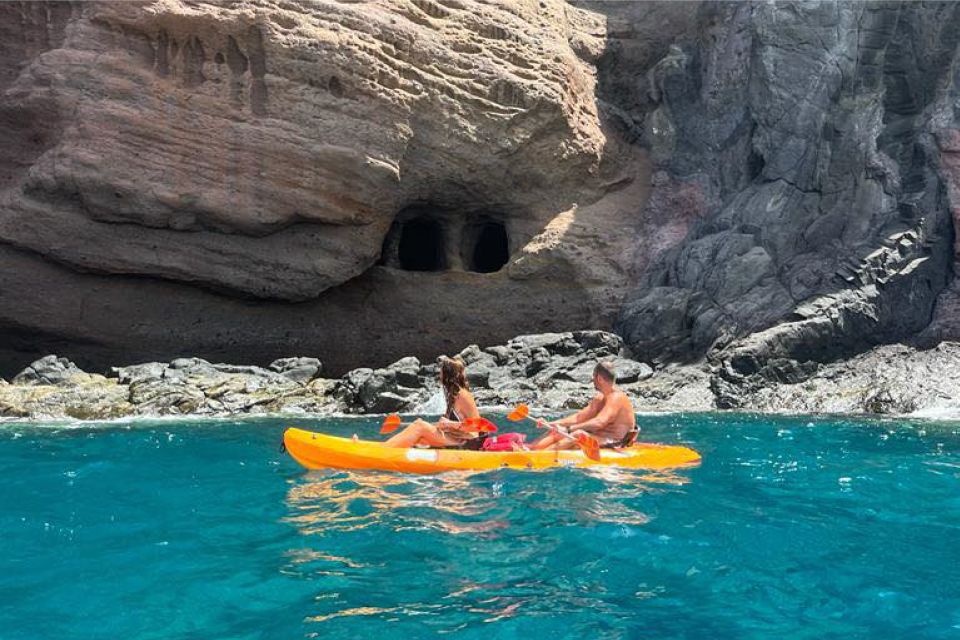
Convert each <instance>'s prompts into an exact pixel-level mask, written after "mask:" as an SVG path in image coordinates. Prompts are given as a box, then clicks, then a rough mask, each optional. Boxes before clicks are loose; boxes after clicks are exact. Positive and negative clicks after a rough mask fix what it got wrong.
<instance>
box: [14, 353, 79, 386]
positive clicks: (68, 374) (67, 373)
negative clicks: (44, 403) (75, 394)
mask: <svg viewBox="0 0 960 640" xmlns="http://www.w3.org/2000/svg"><path fill="white" fill-rule="evenodd" d="M88 377H89V374H87V372H86V371H84V370H83V369H81V368H80V367H78V366H77V365H75V364H73V363H72V362H70V361H69V360H67V359H66V358H59V357H57V356H55V355H49V356H44V357H43V358H40V359H39V360H35V361H34V362H32V363H31V364H30V366H28V367H27V368H26V369H24V370H23V371H21V372H20V373H18V374H17V375H16V376H14V378H13V384H30V385H38V384H51V385H63V384H71V383H73V382H75V381H77V380H79V379H84V380H85V379H87V378H88Z"/></svg>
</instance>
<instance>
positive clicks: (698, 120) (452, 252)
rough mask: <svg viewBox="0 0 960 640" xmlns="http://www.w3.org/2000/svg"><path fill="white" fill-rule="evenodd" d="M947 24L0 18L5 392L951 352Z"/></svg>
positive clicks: (719, 11)
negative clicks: (71, 370) (287, 370)
mask: <svg viewBox="0 0 960 640" xmlns="http://www.w3.org/2000/svg"><path fill="white" fill-rule="evenodd" d="M958 43H960V5H957V4H955V3H913V2H893V1H891V2H822V3H805V2H775V3H766V2H764V3H759V2H757V3H752V2H744V3H726V2H695V3H694V2H688V3H674V2H643V3H634V2H618V1H613V0H574V1H572V2H570V3H565V2H562V1H561V0H499V1H494V2H482V1H480V0H369V1H360V2H341V1H337V0H323V1H308V0H257V1H253V0H242V1H238V2H201V1H188V0H153V1H137V2H8V3H2V4H0V149H2V150H3V153H2V154H0V373H7V374H10V373H12V372H15V371H19V370H20V369H22V368H23V366H25V365H26V364H27V363H29V362H31V361H32V360H34V359H35V358H36V357H37V356H39V355H42V354H43V353H50V352H56V353H60V354H63V355H67V356H69V357H70V358H71V359H73V360H75V361H76V362H77V363H78V364H80V365H81V366H82V367H87V368H90V367H93V368H94V369H100V370H103V369H105V368H106V367H107V366H109V365H111V364H118V363H119V364H122V363H125V362H134V361H144V360H163V361H170V360H172V359H174V358H175V357H178V356H200V357H203V358H207V359H212V360H223V361H234V362H236V361H242V362H254V363H258V364H262V365H265V364H266V363H269V362H271V361H273V360H275V359H277V358H282V357H285V356H291V355H301V354H306V355H310V356H317V357H320V358H322V359H323V362H324V364H325V366H326V367H327V368H328V371H329V372H330V373H331V374H334V375H339V374H342V373H344V372H345V371H347V370H350V369H353V368H356V367H358V366H369V367H377V366H384V365H386V364H388V363H390V362H393V361H395V360H397V359H398V358H400V357H403V356H408V355H412V356H416V357H419V358H420V359H422V360H424V361H426V360H428V359H431V358H433V357H434V356H435V355H436V354H437V353H440V352H447V353H451V352H456V351H459V350H460V349H461V348H462V347H463V346H464V345H466V344H470V343H479V344H495V343H498V342H504V341H506V340H507V339H509V338H511V337H513V336H515V335H518V334H522V333H529V332H534V331H537V332H543V331H563V330H576V329H582V328H583V327H595V328H600V329H609V328H614V327H615V328H616V329H617V330H618V331H619V333H620V334H621V335H622V336H623V337H624V339H625V342H626V345H627V346H628V347H629V348H630V349H631V350H632V352H633V354H634V355H635V356H636V357H637V358H639V359H641V360H643V361H649V362H652V363H655V364H668V363H674V362H688V361H699V360H703V359H704V358H706V359H707V360H708V361H709V362H711V363H712V364H713V366H714V367H715V368H716V370H717V371H718V372H719V374H718V375H719V376H721V378H722V379H723V380H725V383H724V384H731V385H748V386H749V384H750V380H753V379H754V378H756V377H757V376H759V377H760V378H764V379H767V380H770V379H776V380H781V381H797V380H800V379H803V378H805V377H806V376H809V375H811V372H812V371H814V370H815V368H816V367H815V366H814V365H813V364H811V363H816V362H824V361H829V360H833V359H836V358H840V357H844V356H848V355H852V354H854V353H857V352H861V351H864V350H866V349H869V348H870V347H872V346H873V345H876V344H882V343H887V342H893V341H899V340H904V339H916V340H917V341H918V344H925V345H929V344H935V343H937V342H939V341H941V340H944V339H954V338H957V337H960V320H958V318H960V314H958V313H957V310H958V309H960V287H958V285H957V284H956V283H955V281H954V278H953V273H954V271H955V266H956V265H957V261H958V259H960V258H958V256H960V249H958V247H960V244H958V241H957V240H956V238H957V234H956V231H955V226H956V224H957V223H958V222H960V160H958V158H960V126H958V121H960V116H958V114H960V74H958V73H957V68H958V65H960V63H958V55H960V53H958V52H960V45H958Z"/></svg>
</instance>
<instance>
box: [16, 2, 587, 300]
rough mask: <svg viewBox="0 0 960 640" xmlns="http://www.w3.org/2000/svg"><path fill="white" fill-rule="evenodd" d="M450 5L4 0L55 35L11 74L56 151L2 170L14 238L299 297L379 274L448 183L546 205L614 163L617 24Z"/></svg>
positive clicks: (79, 261) (77, 256)
mask: <svg viewBox="0 0 960 640" xmlns="http://www.w3.org/2000/svg"><path fill="white" fill-rule="evenodd" d="M448 4H449V6H445V5H444V4H441V3H436V2H433V1H432V0H423V1H422V2H420V3H412V4H411V3H407V2H389V1H384V2H371V3H360V4H344V3H340V2H321V3H317V2H277V1H270V0H266V1H261V2H225V3H220V4H217V3H193V2H179V1H176V2H132V3H131V2H104V3H78V4H77V5H75V6H72V7H69V6H68V7H65V8H59V7H58V10H57V11H52V12H51V11H47V12H44V11H42V10H41V11H38V9H37V3H6V4H5V5H4V7H3V8H2V11H3V15H2V18H3V21H4V22H5V23H6V24H11V25H12V24H15V23H16V22H17V18H19V19H20V22H21V23H22V24H23V25H24V26H25V27H26V28H28V29H32V30H33V31H34V32H36V33H38V34H44V35H46V34H47V33H48V32H51V33H52V35H53V37H48V38H47V39H46V44H47V46H48V47H49V48H48V50H46V51H42V52H41V51H38V49H39V47H36V46H34V47H24V48H23V49H22V50H21V51H19V53H20V57H21V63H20V65H18V67H17V68H16V69H14V70H6V71H5V73H4V76H5V79H6V82H5V83H4V97H3V104H4V105H5V107H6V109H8V110H14V109H15V110H17V112H18V113H17V116H16V120H17V121H18V123H19V125H20V127H21V128H24V127H27V128H30V125H31V124H33V127H32V128H33V129H35V130H37V132H36V135H40V136H42V137H43V138H44V140H43V141H42V146H43V147H44V149H43V153H42V154H40V155H38V156H36V157H34V158H32V159H31V162H30V165H29V171H26V172H22V175H20V176H19V178H20V180H19V181H17V180H16V178H17V177H18V176H16V175H11V173H15V171H14V172H9V170H8V174H7V175H6V176H4V178H5V180H6V181H7V182H8V183H9V182H11V181H12V182H14V183H16V182H19V184H14V185H13V186H14V187H15V188H11V189H10V190H9V192H7V193H6V194H4V195H5V197H4V198H3V205H2V206H3V211H4V216H3V218H2V221H0V238H2V240H3V241H4V242H6V243H8V244H11V245H14V246H18V247H21V248H25V249H29V250H30V251H33V252H36V253H38V254H40V255H44V256H46V257H48V258H50V259H53V260H56V261H58V262H61V263H65V264H68V265H71V266H72V267H75V268H78V269H83V270H89V271H95V272H102V273H118V274H137V275H147V276H156V277H161V278H165V279H170V280H175V281H180V282H191V283H200V284H203V285H205V286H209V287H211V288H216V289H225V290H230V291H235V292H238V293H242V294H245V295H252V296H257V297H264V298H282V299H289V300H298V299H307V298H312V297H315V296H316V295H317V294H319V293H321V292H322V291H324V290H325V289H328V288H330V287H331V286H335V285H337V284H340V283H342V282H344V281H346V280H347V279H349V278H351V277H354V276H357V275H359V274H360V273H362V272H363V271H365V270H366V269H367V268H368V267H370V266H371V265H372V264H373V263H374V262H375V261H376V259H377V258H378V256H379V254H380V250H381V245H382V243H383V239H384V235H385V233H386V230H387V228H388V227H389V225H390V223H391V221H392V219H393V215H394V214H395V213H396V212H397V211H398V210H399V209H401V208H402V207H403V206H404V205H405V204H406V203H409V202H415V201H420V200H425V199H426V200H431V199H433V198H434V197H435V192H436V191H438V190H439V191H442V192H443V194H444V198H446V199H448V200H453V201H456V198H457V196H458V194H456V193H455V192H456V191H458V190H459V191H460V192H461V195H462V198H465V199H466V198H469V196H468V195H466V194H469V193H471V192H476V193H480V194H485V193H494V192H495V193H496V197H495V198H490V199H489V200H490V202H491V204H492V203H494V201H495V202H496V204H499V205H500V206H501V207H504V208H508V209H510V210H521V211H524V212H527V209H529V208H533V209H537V210H536V211H533V212H529V213H528V215H532V216H533V217H536V215H537V214H540V215H543V213H544V211H549V208H547V209H544V208H543V204H544V203H543V200H544V198H546V199H547V200H549V201H551V202H553V203H554V206H556V203H562V202H564V201H565V200H564V194H562V193H560V192H562V191H564V190H565V189H564V185H571V184H579V183H582V182H583V181H584V179H585V178H586V176H587V175H589V173H590V172H591V171H595V170H596V168H597V165H598V163H599V158H600V151H601V148H602V145H603V144H604V138H603V135H602V133H601V132H600V128H599V121H598V118H597V114H596V108H595V106H594V101H593V84H594V79H593V74H592V66H590V64H589V62H590V59H592V58H595V57H596V56H597V55H598V53H599V50H600V48H602V38H598V37H595V36H593V35H592V32H594V31H598V30H599V31H600V32H601V34H602V25H600V24H599V21H598V20H596V19H591V16H590V14H587V13H585V12H578V11H573V10H567V9H566V8H565V7H564V6H563V3H561V2H558V1H554V2H551V3H549V4H546V3H545V4H544V8H541V6H540V5H539V4H538V3H535V2H524V3H510V5H509V6H508V5H504V6H501V7H489V8H484V7H481V6H480V3H467V4H464V5H460V3H448ZM65 19H66V22H65ZM7 36H8V37H9V38H10V39H11V40H15V38H14V35H13V34H7ZM31 54H33V57H32V58H31V57H30V56H31ZM14 76H15V77H14ZM40 130H43V131H42V132H39V131H40ZM30 144H33V142H32V140H25V141H24V142H23V145H21V146H29V145H30ZM37 144H40V143H37ZM17 152H18V153H21V154H23V153H26V152H23V151H21V150H20V149H17ZM502 155H511V156H514V157H513V162H511V163H509V164H508V163H504V162H501V161H499V160H498V157H500V156H502ZM449 185H453V186H449ZM16 187H19V188H16ZM531 187H532V189H531ZM566 195H567V200H566V201H569V194H566ZM485 201H486V199H485V198H483V196H481V197H480V200H479V202H478V204H483V203H485Z"/></svg>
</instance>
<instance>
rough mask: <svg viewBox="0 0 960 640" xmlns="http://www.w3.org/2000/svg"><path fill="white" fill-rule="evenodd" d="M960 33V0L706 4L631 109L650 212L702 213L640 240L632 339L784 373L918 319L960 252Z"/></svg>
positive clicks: (688, 356)
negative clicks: (680, 227) (666, 246)
mask: <svg viewBox="0 0 960 640" xmlns="http://www.w3.org/2000/svg"><path fill="white" fill-rule="evenodd" d="M586 4H589V3H586ZM958 38H960V9H958V7H957V5H954V4H946V3H944V4H931V5H925V4H924V5H921V4H918V3H898V2H890V3H857V2H839V3H832V2H828V3H802V2H799V3H793V2H777V3H716V4H713V3H704V4H703V5H701V6H700V8H699V12H698V15H697V23H696V26H695V28H694V29H692V30H691V32H689V33H685V34H681V36H680V37H678V38H677V40H676V42H675V44H674V46H673V48H672V49H671V52H670V53H669V54H668V55H667V56H665V57H664V58H663V59H662V60H661V61H660V62H658V63H657V64H656V65H654V66H653V67H652V68H651V69H650V71H649V74H648V76H647V81H646V85H645V88H647V90H648V102H649V104H638V105H637V106H636V107H635V109H634V111H633V112H632V114H633V117H634V120H635V121H639V120H640V118H641V117H642V118H643V125H642V133H643V136H644V138H645V139H646V140H647V141H648V143H649V145H650V147H651V150H652V156H653V158H654V161H655V168H654V170H655V172H656V173H655V175H657V176H659V177H658V178H657V179H656V180H655V181H654V186H653V193H652V194H651V197H650V200H649V201H648V204H647V212H648V213H647V215H655V214H656V213H657V210H658V209H659V208H660V207H666V208H668V209H669V210H671V211H672V212H675V213H676V214H677V220H689V221H693V222H692V224H691V226H690V228H689V229H690V230H689V233H688V234H687V235H686V237H685V238H684V239H683V241H682V243H680V244H679V246H676V247H675V248H674V249H672V250H668V251H666V252H662V253H660V254H659V255H657V256H655V258H654V259H653V260H651V259H650V257H649V254H650V251H649V248H648V246H647V245H646V244H645V241H644V240H641V241H640V242H639V243H638V258H637V261H636V264H637V267H638V270H637V274H638V275H637V277H638V286H637V287H636V289H635V290H634V291H633V292H632V293H631V294H630V295H629V296H628V299H627V301H626V303H625V305H624V308H623V311H622V313H621V316H620V318H621V319H620V323H619V327H620V329H621V330H622V332H623V335H624V337H625V339H626V341H627V343H628V345H629V346H630V347H631V348H632V349H633V350H634V352H635V353H636V354H637V355H638V356H639V357H641V358H644V359H652V360H655V361H660V362H665V361H676V360H696V359H698V358H701V357H703V356H704V355H705V354H708V353H710V354H712V357H714V358H716V359H717V360H719V361H721V362H722V363H723V367H724V369H725V370H726V371H727V372H728V373H729V374H730V375H731V376H736V375H752V374H753V373H756V372H762V373H765V374H769V376H770V378H771V379H781V378H783V377H788V378H789V377H791V376H794V375H803V373H802V371H800V370H798V369H797V363H804V362H808V361H814V362H816V361H825V360H831V359H835V358H838V357H842V356H844V355H847V354H850V353H854V352H858V351H862V350H864V349H867V348H869V347H870V346H871V345H874V344H877V343H883V342H889V341H895V340H898V339H902V338H904V337H908V336H911V335H914V334H915V333H916V332H918V331H920V330H921V329H923V328H924V327H925V326H926V325H927V324H928V323H929V322H930V319H931V316H932V314H933V311H934V308H935V305H936V304H937V299H938V295H939V294H940V292H941V291H943V290H944V288H945V286H946V285H947V283H948V281H949V280H950V277H951V276H950V271H951V266H952V265H953V263H954V257H953V249H952V244H953V236H954V224H955V218H956V214H955V212H956V210H957V209H956V204H955V203H956V199H955V192H956V184H957V183H956V175H955V174H956V170H955V169H956V167H955V166H954V165H955V164H956V163H954V162H953V155H952V154H953V153H954V151H953V149H954V148H955V145H954V144H953V143H952V142H951V141H952V140H954V136H955V132H956V129H957V122H958V120H957V111H956V104H957V95H958V93H957V89H958V77H957V76H956V75H955V74H954V73H953V69H955V64H956V60H957V57H958V52H960V49H958ZM621 97H622V96H621ZM628 97H629V96H628ZM940 305H941V308H942V309H945V310H946V309H947V308H949V309H954V310H955V309H956V304H955V303H951V302H950V299H949V298H948V297H945V298H944V299H943V300H942V301H941V303H940ZM951 305H952V306H951ZM946 315H951V314H950V313H949V312H948V313H947V314H946ZM944 324H945V325H946V324H947V323H944ZM744 336H749V337H748V338H746V339H744V340H742V341H741V338H743V337H744ZM940 337H941V338H942V337H949V331H945V332H942V333H941V334H940Z"/></svg>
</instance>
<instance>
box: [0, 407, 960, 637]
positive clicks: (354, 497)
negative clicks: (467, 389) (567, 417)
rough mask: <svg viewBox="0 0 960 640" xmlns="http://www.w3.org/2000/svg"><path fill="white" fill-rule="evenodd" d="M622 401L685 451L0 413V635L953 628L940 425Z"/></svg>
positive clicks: (948, 502)
mask: <svg viewBox="0 0 960 640" xmlns="http://www.w3.org/2000/svg"><path fill="white" fill-rule="evenodd" d="M640 423H641V425H642V426H643V428H644V434H643V439H644V440H649V441H659V442H668V443H684V444H687V445H689V446H692V447H694V448H696V449H698V450H699V451H700V452H701V453H702V454H703V464H702V465H701V466H699V467H697V468H693V469H685V470H681V471H677V472H674V473H660V474H650V473H644V472H626V471H616V470H609V469H608V470H605V471H600V472H585V471H578V470H572V469H557V470H551V471H546V472H524V471H509V470H502V471H496V472H490V473H484V474H474V475H444V476H435V477H417V476H406V475H398V474H386V473H352V472H343V471H306V470H304V469H302V468H300V467H299V466H298V465H297V464H296V463H294V462H293V461H292V460H291V459H290V458H289V457H288V456H287V455H286V454H284V453H283V452H281V451H280V448H279V443H280V436H281V433H282V429H283V427H284V426H285V425H289V426H299V427H302V428H311V429H315V430H322V431H325V432H328V433H335V434H341V435H349V434H350V433H353V432H354V431H356V432H358V433H360V434H361V436H367V437H376V435H375V434H376V432H377V424H376V421H375V420H372V419H325V420H307V419H299V420H290V419H286V420H282V421H281V420H278V419H262V420H251V421H243V422H226V421H208V422H195V421H190V420H184V421H182V422H179V421H162V422H152V423H150V422H143V423H130V424H113V425H110V424H105V425H80V426H77V425H74V426H70V427H64V426H59V427H57V426H43V425H22V424H13V423H7V424H0V470H2V473H3V478H4V488H3V492H2V496H3V498H2V509H0V637H2V638H5V639H7V640H13V639H21V638H22V639H30V640H33V639H36V638H111V639H113V638H127V639H130V638H221V639H226V638H229V639H241V638H242V639H261V638H314V637H315V638H357V637H368V636H369V637H377V638H380V639H386V638H418V637H432V636H435V635H443V634H454V636H455V637H457V638H485V639H489V638H520V637H530V634H531V633H533V632H535V633H536V634H537V636H538V637H540V636H542V637H553V638H561V637H564V638H565V637H570V638H574V637H587V636H589V637H593V638H640V637H651V638H654V637H655V638H770V637H771V636H774V634H776V635H779V636H783V637H790V638H828V637H837V638H839V637H844V638H908V637H909V638H958V637H960V569H958V567H960V425H957V424H955V423H954V424H951V423H932V422H919V421H918V422H907V421H884V422H878V421H873V422H871V421H859V420H848V419H816V420H813V419H807V418H780V417H777V418H772V417H752V416H743V415H722V416H720V415H686V416H682V415H670V416H641V417H640ZM501 424H503V423H502V422H501ZM374 634H376V635H375V636H374Z"/></svg>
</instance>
